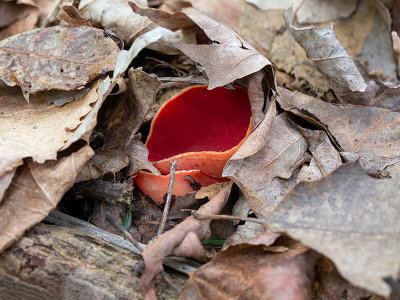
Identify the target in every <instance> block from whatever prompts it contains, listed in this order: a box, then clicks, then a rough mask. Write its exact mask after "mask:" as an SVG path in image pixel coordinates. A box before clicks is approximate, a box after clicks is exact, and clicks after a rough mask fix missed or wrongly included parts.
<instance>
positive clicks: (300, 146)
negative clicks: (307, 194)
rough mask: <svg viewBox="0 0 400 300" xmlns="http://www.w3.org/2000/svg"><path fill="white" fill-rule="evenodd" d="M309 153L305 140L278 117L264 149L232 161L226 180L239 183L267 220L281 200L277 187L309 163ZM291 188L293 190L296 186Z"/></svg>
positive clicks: (256, 208)
mask: <svg viewBox="0 0 400 300" xmlns="http://www.w3.org/2000/svg"><path fill="white" fill-rule="evenodd" d="M306 151H307V141H306V139H305V138H304V137H303V136H302V135H301V134H300V133H299V131H298V130H297V129H296V128H295V127H294V125H292V124H291V123H290V121H289V120H288V118H287V114H286V113H284V114H281V115H279V116H277V117H275V119H274V121H273V123H272V127H271V129H270V131H269V134H268V137H267V140H266V143H265V145H264V146H263V147H262V148H261V149H260V150H259V151H258V152H257V153H255V154H254V155H252V156H250V157H247V158H244V159H240V160H229V161H228V163H227V164H226V166H225V168H224V171H223V176H224V177H228V178H230V179H232V180H233V181H234V182H235V183H237V184H238V185H239V187H240V188H241V190H242V192H243V193H244V194H245V196H246V199H247V201H248V202H249V204H250V206H251V208H252V209H253V210H254V211H255V212H257V213H260V214H262V215H264V216H265V215H267V214H268V213H270V212H271V211H272V210H273V209H274V208H275V207H276V205H277V204H278V203H279V202H280V201H281V200H282V198H281V197H277V195H276V193H278V194H279V191H280V190H281V189H280V188H278V187H276V186H274V185H275V184H279V185H281V184H284V183H283V182H279V181H282V180H283V179H289V178H291V177H292V175H293V172H294V171H295V170H296V169H297V168H298V167H299V166H300V165H301V164H302V163H303V162H305V161H306V160H308V159H309V155H308V154H307V153H306ZM284 185H286V183H285V184H284ZM289 186H290V187H293V184H289ZM271 190H273V191H275V192H274V193H272V191H271Z"/></svg>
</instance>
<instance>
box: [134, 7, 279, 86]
mask: <svg viewBox="0 0 400 300" xmlns="http://www.w3.org/2000/svg"><path fill="white" fill-rule="evenodd" d="M130 5H131V7H132V9H133V11H134V12H136V13H138V14H140V15H142V16H147V17H149V18H150V19H151V20H152V21H153V22H155V23H157V24H158V25H160V26H164V27H166V28H168V29H170V30H178V29H182V28H188V27H190V28H193V27H194V26H195V27H198V28H199V29H201V31H203V32H204V34H205V35H206V36H207V37H208V38H209V39H210V40H211V43H210V44H183V43H179V44H178V43H176V44H174V46H175V47H176V48H177V49H179V50H180V51H182V52H183V53H184V54H186V55H187V56H189V57H190V58H191V59H193V60H194V61H196V62H198V63H199V64H201V65H202V67H203V68H204V70H205V72H206V74H207V76H208V78H209V89H213V88H216V87H219V86H224V85H226V84H229V83H231V82H233V81H234V80H236V79H238V78H242V77H245V76H247V75H249V74H252V73H255V72H257V71H259V70H261V69H263V68H266V69H267V70H268V72H271V73H273V67H272V64H271V63H270V62H269V61H268V59H266V58H265V57H263V56H262V55H261V54H260V53H258V52H257V51H256V50H254V48H253V47H252V46H250V44H248V43H247V42H246V41H244V40H243V39H242V38H241V37H239V36H238V35H237V33H236V32H235V31H234V30H232V29H230V28H229V27H226V26H224V25H222V24H220V23H218V22H216V21H214V20H212V19H211V18H209V17H207V16H206V15H204V14H202V13H201V12H199V11H198V10H196V9H194V8H191V7H188V8H184V9H183V10H182V11H180V12H176V13H174V14H170V13H167V12H166V11H162V10H156V9H151V8H141V7H139V6H137V5H136V4H134V3H132V2H130ZM270 87H271V88H273V89H274V88H275V83H274V82H270Z"/></svg>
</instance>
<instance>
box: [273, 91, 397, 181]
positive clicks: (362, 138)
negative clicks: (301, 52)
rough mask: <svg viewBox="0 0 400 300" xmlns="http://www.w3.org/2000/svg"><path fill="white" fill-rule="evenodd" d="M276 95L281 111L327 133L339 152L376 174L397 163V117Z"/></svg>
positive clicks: (292, 94)
mask: <svg viewBox="0 0 400 300" xmlns="http://www.w3.org/2000/svg"><path fill="white" fill-rule="evenodd" d="M278 91H279V94H280V97H278V98H277V101H278V102H279V104H280V105H281V107H282V108H283V109H285V110H287V111H290V112H292V113H294V114H296V115H298V116H300V117H302V118H304V119H305V120H307V121H308V122H311V123H313V124H314V125H316V126H317V127H320V128H323V129H325V130H327V132H328V134H330V135H331V136H332V140H333V141H334V142H336V143H337V145H338V147H339V148H341V150H342V151H343V152H350V153H355V154H357V155H359V156H360V157H361V159H362V160H366V161H368V163H369V165H370V167H369V168H370V169H373V168H372V166H375V170H376V171H377V172H379V171H382V170H383V168H385V167H387V166H388V165H391V164H393V163H394V161H397V162H398V161H399V159H400V142H399V139H400V133H399V130H398V126H399V125H398V124H399V122H400V114H399V113H396V112H391V111H389V110H386V109H383V108H377V107H363V106H352V105H335V104H330V103H326V102H324V101H321V100H318V99H316V98H313V97H310V96H306V95H304V94H301V93H298V92H290V91H288V90H285V89H279V90H278ZM368 173H371V172H368ZM374 175H377V174H374Z"/></svg>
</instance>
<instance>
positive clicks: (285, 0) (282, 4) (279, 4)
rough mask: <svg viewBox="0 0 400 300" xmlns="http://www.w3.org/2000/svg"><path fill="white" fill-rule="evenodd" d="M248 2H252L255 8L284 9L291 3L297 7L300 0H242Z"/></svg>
mask: <svg viewBox="0 0 400 300" xmlns="http://www.w3.org/2000/svg"><path fill="white" fill-rule="evenodd" d="M244 1H246V2H248V3H251V4H254V5H255V6H256V7H257V8H259V9H261V10H273V9H277V10H286V9H288V8H289V7H290V6H291V5H294V6H295V7H297V6H298V5H299V4H300V3H301V0H281V1H265V0H244Z"/></svg>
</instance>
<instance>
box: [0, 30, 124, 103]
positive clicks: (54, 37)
mask: <svg viewBox="0 0 400 300" xmlns="http://www.w3.org/2000/svg"><path fill="white" fill-rule="evenodd" d="M118 52H119V49H118V46H117V44H116V43H115V42H114V41H113V40H112V39H110V38H109V37H107V36H105V35H104V32H103V30H100V29H96V28H93V27H88V26H73V27H70V26H54V27H49V28H43V29H34V30H31V31H28V32H25V33H21V34H19V35H15V36H12V37H9V38H8V39H5V40H3V41H0V80H2V81H4V82H5V83H6V84H7V85H9V86H15V85H19V86H20V87H21V89H22V91H23V93H24V96H25V98H27V99H29V94H30V93H35V92H38V91H44V90H73V89H77V88H79V87H82V86H84V85H85V84H86V83H87V82H88V81H91V80H93V79H94V78H95V77H96V76H98V75H99V74H104V73H106V72H108V71H112V70H113V69H114V66H115V62H116V58H117V54H118Z"/></svg>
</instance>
